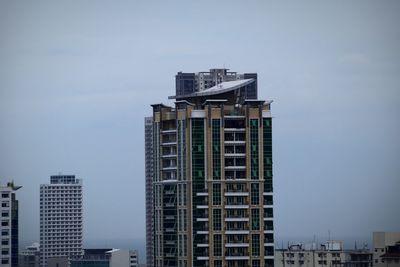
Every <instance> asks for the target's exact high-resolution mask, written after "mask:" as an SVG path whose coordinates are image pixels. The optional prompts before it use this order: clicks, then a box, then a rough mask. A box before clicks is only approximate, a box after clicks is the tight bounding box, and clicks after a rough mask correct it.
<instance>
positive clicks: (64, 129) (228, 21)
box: [0, 1, 400, 244]
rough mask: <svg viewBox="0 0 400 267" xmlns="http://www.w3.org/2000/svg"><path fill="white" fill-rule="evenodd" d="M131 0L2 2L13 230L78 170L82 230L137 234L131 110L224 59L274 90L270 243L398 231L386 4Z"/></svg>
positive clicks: (139, 176)
mask: <svg viewBox="0 0 400 267" xmlns="http://www.w3.org/2000/svg"><path fill="white" fill-rule="evenodd" d="M138 2H139V1H126V2H121V1H118V2H117V1H109V2H104V1H64V2H60V1H48V2H45V1H25V2H22V1H0V179H1V183H2V184H4V183H6V182H7V181H8V180H11V179H14V181H15V183H16V184H18V185H22V186H23V188H22V189H20V190H19V191H18V199H19V200H20V239H21V242H31V241H38V240H39V185H40V184H42V183H48V182H49V177H50V175H53V174H57V173H59V172H62V173H64V174H75V175H77V177H79V178H82V179H83V184H84V238H85V239H86V240H112V239H128V240H144V236H145V217H144V215H145V207H144V199H145V198H144V142H143V140H144V128H143V122H144V121H143V117H144V116H147V115H150V114H151V108H150V104H153V103H159V102H163V103H165V104H168V103H171V102H169V101H168V100H167V97H168V96H169V95H173V94H174V92H175V77H174V75H175V74H176V72H178V71H186V72H198V71H207V70H208V69H210V68H216V67H223V66H225V67H227V68H230V69H231V70H232V71H238V72H257V73H258V75H259V76H258V77H259V80H258V88H259V98H260V99H272V100H274V103H273V105H272V111H273V115H274V122H273V131H274V132H273V138H274V141H273V144H274V188H275V212H274V215H275V228H276V239H277V242H280V241H281V240H284V239H285V238H286V239H288V238H289V239H290V238H291V239H295V238H297V237H302V238H308V239H312V238H313V235H316V236H317V237H318V238H320V239H321V240H323V239H324V238H326V237H327V235H328V231H330V232H331V236H332V237H333V238H336V239H341V238H342V239H343V238H346V237H357V238H359V239H362V240H361V241H364V240H367V239H369V238H370V237H371V234H372V231H376V230H382V231H389V230H391V231H394V230H397V231H399V230H400V209H399V203H400V194H399V188H400V164H399V159H400V142H399V137H400V119H399V115H400V112H399V108H398V106H399V104H398V103H399V101H400V84H399V79H400V66H399V63H400V52H399V47H400V27H399V25H400V23H399V14H400V2H399V1H307V2H302V3H300V2H299V1H293V2H291V3H289V2H285V3H283V2H282V1H279V2H278V1H277V2H275V3H272V2H265V1H212V2H211V1H210V2H208V1H196V2H194V1H193V2H190V1H179V2H177V1H160V2H158V3H156V2H152V1H143V2H142V3H138ZM305 241H306V240H305ZM104 242H106V241H104ZM105 244H106V243H105Z"/></svg>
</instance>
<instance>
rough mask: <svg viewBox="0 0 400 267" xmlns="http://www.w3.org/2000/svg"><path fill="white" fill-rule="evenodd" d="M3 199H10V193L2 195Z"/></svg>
mask: <svg viewBox="0 0 400 267" xmlns="http://www.w3.org/2000/svg"><path fill="white" fill-rule="evenodd" d="M1 197H2V198H9V197H10V194H9V193H2V194H1Z"/></svg>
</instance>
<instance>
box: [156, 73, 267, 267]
mask: <svg viewBox="0 0 400 267" xmlns="http://www.w3.org/2000/svg"><path fill="white" fill-rule="evenodd" d="M256 98H257V74H255V73H249V74H237V73H236V72H228V71H227V69H211V70H210V72H201V73H197V74H195V73H181V72H180V73H178V74H177V76H176V96H173V97H170V99H176V102H175V106H174V107H170V106H165V105H163V104H155V105H152V107H153V130H152V135H153V142H152V146H153V150H152V153H153V162H152V167H153V168H152V169H153V188H152V189H153V196H154V197H153V208H154V211H153V212H154V237H153V242H154V256H153V258H154V266H160V267H161V266H215V267H218V266H221V267H222V266H273V265H274V228H273V187H272V128H271V126H272V122H271V113H270V104H271V102H272V101H263V100H257V99H256Z"/></svg>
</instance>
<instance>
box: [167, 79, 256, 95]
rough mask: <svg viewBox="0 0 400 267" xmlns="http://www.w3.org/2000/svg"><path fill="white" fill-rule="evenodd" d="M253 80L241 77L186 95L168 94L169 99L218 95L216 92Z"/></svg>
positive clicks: (252, 80) (237, 87)
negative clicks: (241, 78) (240, 78)
mask: <svg viewBox="0 0 400 267" xmlns="http://www.w3.org/2000/svg"><path fill="white" fill-rule="evenodd" d="M254 81H255V79H243V80H236V81H228V82H222V83H219V84H217V85H215V86H213V87H211V88H208V89H206V90H203V91H200V92H195V93H192V94H188V95H180V96H170V97H169V98H170V99H171V98H177V99H181V98H188V97H196V96H209V95H218V94H222V93H226V92H229V91H233V90H236V89H239V88H241V87H243V86H246V85H248V84H250V83H252V82H254Z"/></svg>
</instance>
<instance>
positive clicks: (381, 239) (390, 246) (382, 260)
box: [373, 232, 400, 267]
mask: <svg viewBox="0 0 400 267" xmlns="http://www.w3.org/2000/svg"><path fill="white" fill-rule="evenodd" d="M373 250H374V251H373V253H374V267H389V266H400V232H374V233H373Z"/></svg>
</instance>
